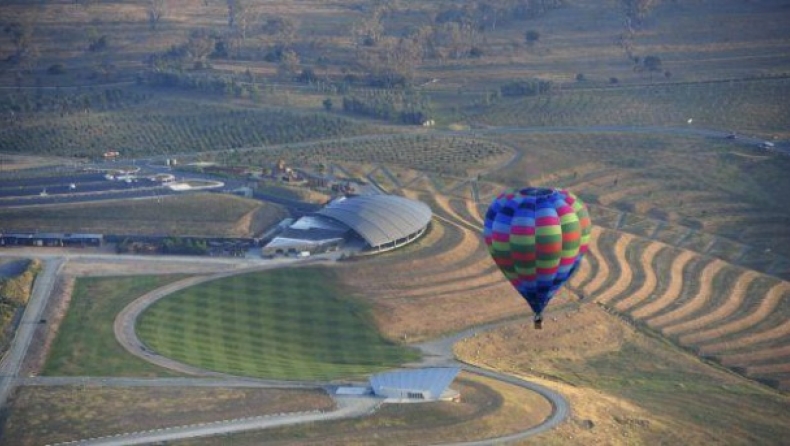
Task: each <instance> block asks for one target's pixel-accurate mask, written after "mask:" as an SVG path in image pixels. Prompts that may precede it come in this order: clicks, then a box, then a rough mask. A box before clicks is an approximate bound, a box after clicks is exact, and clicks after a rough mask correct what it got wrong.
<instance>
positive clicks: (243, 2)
mask: <svg viewBox="0 0 790 446" xmlns="http://www.w3.org/2000/svg"><path fill="white" fill-rule="evenodd" d="M227 2H228V27H229V28H232V29H235V30H238V31H239V34H240V37H241V40H242V41H244V40H246V39H247V28H248V27H249V25H250V24H251V23H254V22H255V18H256V17H257V16H258V10H257V8H256V7H255V5H254V4H253V3H252V2H251V1H250V0H227Z"/></svg>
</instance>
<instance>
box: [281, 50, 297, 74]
mask: <svg viewBox="0 0 790 446" xmlns="http://www.w3.org/2000/svg"><path fill="white" fill-rule="evenodd" d="M298 68H299V55H298V54H296V52H294V51H293V50H285V51H283V56H282V58H281V59H280V64H279V65H278V66H277V74H278V75H279V76H280V78H283V79H288V80H291V79H292V78H293V77H294V75H295V74H296V70H297V69H298Z"/></svg>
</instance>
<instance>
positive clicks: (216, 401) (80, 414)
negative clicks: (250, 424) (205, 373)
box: [2, 385, 334, 446]
mask: <svg viewBox="0 0 790 446" xmlns="http://www.w3.org/2000/svg"><path fill="white" fill-rule="evenodd" d="M11 405H12V407H13V408H14V410H13V411H11V412H10V414H9V417H8V419H7V420H6V422H5V425H4V429H3V435H2V438H3V442H4V443H5V444H14V445H19V446H23V445H25V446H27V445H29V446H38V445H41V444H54V443H60V442H68V441H73V440H77V439H83V438H95V437H102V436H106V435H115V434H118V433H123V432H137V431H142V430H151V429H161V428H165V427H174V426H181V425H185V424H198V423H206V422H210V421H216V420H232V419H235V418H244V417H250V416H263V415H271V414H279V413H283V412H297V411H309V410H331V409H332V408H334V402H333V401H332V399H331V398H329V396H328V395H326V393H324V392H323V391H313V390H277V389H212V388H201V387H159V388H150V387H149V388H146V387H139V388H113V387H94V386H79V385H77V386H59V387H22V388H20V389H19V390H18V391H17V393H16V395H14V397H13V399H12V401H11ZM185 408H188V409H186V410H185Z"/></svg>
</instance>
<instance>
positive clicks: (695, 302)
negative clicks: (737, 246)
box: [645, 260, 726, 327]
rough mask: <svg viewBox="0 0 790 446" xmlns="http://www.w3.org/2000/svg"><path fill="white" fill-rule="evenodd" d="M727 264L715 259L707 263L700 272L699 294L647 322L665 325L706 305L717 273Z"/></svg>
mask: <svg viewBox="0 0 790 446" xmlns="http://www.w3.org/2000/svg"><path fill="white" fill-rule="evenodd" d="M725 266H726V263H725V262H723V261H721V260H714V261H713V262H711V263H709V264H707V265H706V266H705V268H704V269H703V270H702V274H700V279H699V280H700V287H699V291H698V292H697V294H696V295H695V296H694V297H692V298H691V299H689V300H688V301H687V302H684V303H683V305H681V306H679V307H677V308H675V309H673V310H672V311H669V312H667V313H664V314H662V315H659V316H656V317H653V318H650V319H648V320H647V321H645V322H647V324H648V325H650V326H651V327H663V326H665V325H668V324H671V323H672V322H673V321H677V320H681V319H683V318H684V317H686V316H688V315H690V314H692V313H694V312H695V311H697V310H699V309H700V308H702V307H704V306H705V305H706V304H707V303H708V301H709V300H710V297H711V294H712V293H713V286H712V285H713V278H714V277H715V276H716V273H717V272H719V271H720V270H721V269H722V268H724V267H725Z"/></svg>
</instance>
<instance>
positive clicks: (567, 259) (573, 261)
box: [483, 187, 592, 328]
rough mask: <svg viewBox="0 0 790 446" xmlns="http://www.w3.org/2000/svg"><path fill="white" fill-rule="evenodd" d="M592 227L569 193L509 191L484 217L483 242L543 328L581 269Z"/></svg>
mask: <svg viewBox="0 0 790 446" xmlns="http://www.w3.org/2000/svg"><path fill="white" fill-rule="evenodd" d="M591 229H592V223H591V221H590V215H589V213H588V212H587V207H586V206H585V205H584V203H583V202H582V201H581V200H580V199H579V198H578V197H576V196H575V195H574V194H572V193H571V192H569V191H567V190H559V189H548V188H535V187H528V188H524V189H519V190H508V191H505V192H503V193H502V194H500V195H499V196H498V197H496V199H494V201H493V202H492V203H491V206H489V208H488V212H486V218H485V224H484V227H483V237H484V238H485V242H486V245H487V246H488V251H489V253H490V254H491V257H492V258H493V259H494V262H495V263H496V264H497V266H499V269H500V270H501V271H502V273H503V274H504V275H505V277H506V278H507V279H508V280H509V281H510V283H511V284H512V285H513V287H515V288H516V290H517V291H518V292H519V293H520V294H521V296H522V297H523V298H524V299H525V300H526V301H527V303H529V306H530V307H531V308H532V311H534V312H535V327H536V328H540V327H541V322H542V320H543V319H542V313H543V310H544V309H545V308H546V305H547V304H548V303H549V301H550V300H551V298H552V297H553V296H554V294H555V293H556V292H557V290H559V289H560V287H562V285H563V284H564V283H565V282H566V281H567V280H568V279H569V278H570V277H571V276H572V275H573V273H574V272H575V271H576V270H577V269H578V267H579V264H580V262H581V260H582V257H583V256H584V254H585V253H586V252H587V246H588V244H589V241H590V232H591Z"/></svg>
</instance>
